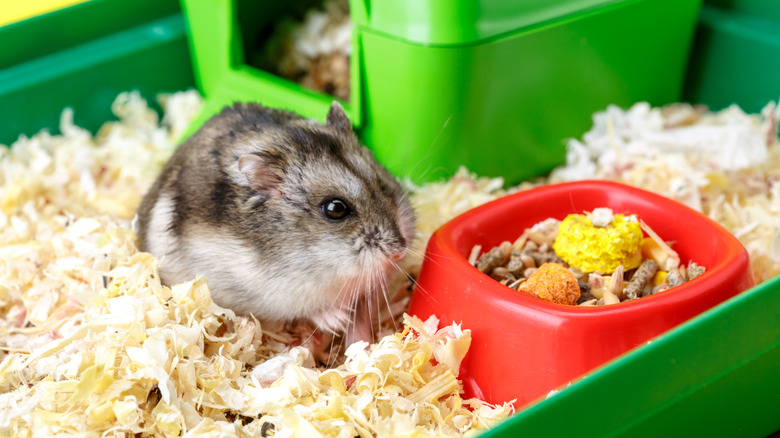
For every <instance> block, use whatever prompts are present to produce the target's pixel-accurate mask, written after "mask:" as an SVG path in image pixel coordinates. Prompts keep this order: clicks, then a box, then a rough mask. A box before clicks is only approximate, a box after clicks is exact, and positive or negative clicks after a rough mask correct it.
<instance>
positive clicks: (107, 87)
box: [0, 0, 194, 145]
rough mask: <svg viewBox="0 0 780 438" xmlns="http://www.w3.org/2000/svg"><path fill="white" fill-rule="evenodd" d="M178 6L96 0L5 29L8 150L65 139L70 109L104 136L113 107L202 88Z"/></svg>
mask: <svg viewBox="0 0 780 438" xmlns="http://www.w3.org/2000/svg"><path fill="white" fill-rule="evenodd" d="M177 9H178V4H177V3H176V2H175V1H174V2H171V1H162V2H152V1H150V0H149V1H147V0H144V1H139V2H118V1H115V0H92V1H89V2H85V3H82V4H79V5H76V6H73V7H70V8H67V9H63V10H60V11H56V12H52V13H50V14H46V15H42V16H39V17H35V18H31V19H29V20H25V21H21V22H18V23H15V24H12V25H9V26H6V27H2V28H0V40H2V41H14V44H12V45H8V47H7V50H6V47H4V50H2V51H0V103H1V104H0V144H9V145H10V144H11V143H12V142H14V141H16V140H17V138H18V136H19V135H20V134H24V135H28V136H29V135H33V134H35V133H37V132H38V131H40V130H41V129H43V128H49V129H50V130H51V131H52V132H58V127H59V121H60V115H61V113H62V110H63V108H65V107H71V108H73V109H74V120H75V123H76V124H77V125H79V126H82V127H85V128H87V129H90V130H93V131H94V130H96V129H97V128H99V127H100V125H102V124H103V123H104V122H105V121H106V120H109V119H111V118H112V114H111V111H110V108H111V103H112V102H113V101H114V99H115V98H116V96H117V95H118V94H119V93H120V92H123V91H130V90H139V91H140V92H141V94H142V95H143V96H144V97H145V98H146V99H148V100H149V102H150V103H154V97H155V95H156V94H157V93H159V92H165V91H168V92H173V91H178V90H183V89H186V88H189V87H192V86H193V85H194V80H193V77H192V67H191V64H190V58H189V53H188V50H187V41H186V34H185V26H184V20H183V18H182V15H181V13H180V12H177Z"/></svg>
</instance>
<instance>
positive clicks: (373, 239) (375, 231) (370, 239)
mask: <svg viewBox="0 0 780 438" xmlns="http://www.w3.org/2000/svg"><path fill="white" fill-rule="evenodd" d="M364 239H365V242H366V245H368V246H375V245H376V243H377V241H378V240H379V227H374V228H372V229H370V230H366V234H365V236H364Z"/></svg>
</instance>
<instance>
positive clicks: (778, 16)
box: [704, 0, 780, 22]
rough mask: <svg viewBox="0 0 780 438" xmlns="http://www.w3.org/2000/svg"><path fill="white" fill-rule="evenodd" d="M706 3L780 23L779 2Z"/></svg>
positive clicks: (721, 0)
mask: <svg viewBox="0 0 780 438" xmlns="http://www.w3.org/2000/svg"><path fill="white" fill-rule="evenodd" d="M704 3H705V4H706V5H710V6H715V7H718V8H721V9H724V10H727V11H731V12H737V13H747V14H752V15H755V16H758V17H762V18H765V19H769V20H772V21H776V22H780V2H779V1H777V0H704Z"/></svg>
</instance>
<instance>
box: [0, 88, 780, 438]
mask: <svg viewBox="0 0 780 438" xmlns="http://www.w3.org/2000/svg"><path fill="white" fill-rule="evenodd" d="M199 106H200V98H199V97H198V96H197V95H196V94H195V93H193V92H187V93H177V94H174V95H170V96H167V97H164V102H163V107H164V108H165V116H164V117H163V119H162V121H158V119H157V115H156V113H154V112H152V111H151V110H149V109H148V108H147V106H146V103H145V102H144V101H143V100H142V99H141V98H140V97H139V96H138V95H137V94H134V93H127V94H122V95H120V96H119V98H118V99H117V101H116V103H115V105H114V108H113V110H114V112H115V114H117V116H118V117H120V121H119V122H110V123H107V124H106V125H105V126H104V127H103V128H102V129H101V130H100V132H98V134H97V135H95V136H94V137H93V136H92V135H90V134H89V133H88V132H86V131H84V130H82V129H80V128H78V127H76V126H74V125H73V123H72V114H70V112H69V111H65V112H64V113H63V118H62V126H61V131H62V133H63V134H62V135H50V134H48V133H45V132H42V133H40V134H38V135H36V136H35V137H33V138H30V139H27V138H22V139H20V140H19V141H18V142H17V143H16V144H15V145H14V146H13V148H12V149H7V148H1V149H0V154H2V156H1V157H0V315H2V319H0V357H1V358H2V360H1V361H0V433H2V434H10V435H12V436H48V435H54V434H58V433H60V434H71V435H80V436H126V435H129V434H140V435H141V436H143V435H159V436H188V437H190V436H192V437H194V436H217V435H219V436H245V435H251V436H257V435H259V436H266V435H271V434H274V435H275V436H345V437H346V436H349V437H352V436H393V435H404V436H459V435H462V434H467V435H468V434H474V433H476V432H477V431H479V430H483V429H485V428H487V427H490V425H491V424H494V423H496V422H498V421H501V420H502V419H505V418H506V417H507V416H508V415H510V414H511V412H512V411H511V406H510V405H508V404H507V405H501V406H493V405H488V404H485V403H483V402H480V401H478V400H463V399H462V398H461V397H460V395H459V383H458V381H457V372H458V366H459V363H460V360H461V359H462V358H463V356H464V355H465V354H466V351H467V349H468V346H469V343H470V332H469V331H468V327H464V328H461V327H459V326H456V325H451V326H445V327H444V328H442V329H440V330H436V327H437V326H438V321H436V320H435V319H432V320H429V321H420V320H418V319H416V318H410V317H406V318H403V326H402V327H401V328H400V330H399V333H390V334H388V335H387V336H385V337H383V338H382V339H381V340H380V342H378V343H377V344H374V345H371V346H368V345H366V344H356V345H353V346H352V347H350V348H349V349H348V350H347V353H346V360H345V362H344V363H343V364H341V365H340V366H338V367H336V368H333V369H329V370H328V369H322V368H317V367H315V366H314V363H313V360H312V358H311V355H310V353H309V349H307V348H305V346H306V345H307V342H310V341H311V339H310V336H309V335H310V334H311V332H310V331H307V328H306V327H303V328H300V329H297V330H292V331H291V330H283V329H281V328H279V327H266V326H263V327H261V326H260V325H259V324H258V323H257V322H256V321H254V320H253V319H251V318H247V317H242V316H237V315H235V314H234V313H233V312H231V311H229V310H227V309H223V308H220V307H218V306H216V305H215V304H214V303H213V302H212V301H211V299H210V294H209V291H208V287H207V285H206V284H205V282H204V281H203V280H202V279H193V280H192V281H191V282H188V283H185V284H180V285H176V286H174V287H172V288H168V287H164V286H162V285H161V284H160V282H159V277H158V275H157V268H158V266H157V262H156V261H155V260H154V259H153V258H152V257H150V256H149V255H147V254H143V253H138V252H137V249H136V246H135V233H134V231H133V226H132V220H133V216H134V213H135V209H136V207H137V205H138V203H139V202H140V199H141V196H142V195H143V193H144V192H145V190H146V189H147V188H148V187H149V185H150V184H151V183H152V181H153V179H154V177H155V175H156V173H157V172H158V171H159V169H160V167H161V166H162V164H163V163H164V162H165V160H166V159H167V157H168V156H169V154H170V153H171V152H172V150H173V148H174V139H176V138H178V136H179V135H180V133H181V132H182V131H183V129H184V128H185V127H186V125H187V122H188V121H189V120H191V119H192V117H193V116H194V114H195V113H196V112H197V109H198V108H199ZM777 118H778V111H777V109H776V108H775V106H773V105H770V106H768V107H767V109H765V111H764V112H762V114H760V115H747V114H744V113H742V112H741V111H739V110H738V109H735V108H730V109H727V110H724V111H722V112H719V113H709V112H706V111H702V110H701V109H699V108H695V107H689V106H675V107H671V108H664V109H656V108H650V107H649V106H647V105H643V104H638V105H636V106H634V107H632V108H630V109H629V110H621V109H619V108H614V107H610V108H609V109H608V110H607V111H605V112H603V113H599V114H597V115H596V116H595V117H594V120H595V126H594V128H593V130H591V131H590V132H588V133H587V134H585V136H584V138H583V140H582V141H574V140H573V141H572V142H570V144H569V149H568V156H567V164H566V165H564V166H562V167H561V168H559V169H556V170H555V171H554V172H553V173H552V174H551V176H550V178H548V179H540V180H537V181H534V182H529V183H524V184H522V185H520V186H517V187H513V188H511V189H508V190H504V189H503V188H502V187H503V181H502V180H501V179H500V178H479V177H477V176H475V175H472V174H469V173H468V172H467V171H465V170H461V171H459V172H458V174H457V175H456V176H455V177H453V178H451V179H450V180H449V181H445V182H441V183H432V184H426V185H422V186H414V185H412V184H411V183H408V187H409V189H410V190H411V191H412V192H413V196H412V200H413V204H414V206H415V210H416V212H417V215H418V229H417V238H416V240H415V242H414V245H413V248H412V251H410V256H409V257H407V258H406V260H404V262H403V267H404V268H405V269H406V270H407V271H408V272H410V273H411V274H412V275H415V274H416V273H417V272H418V271H419V267H420V264H421V262H422V255H423V252H424V249H425V244H426V242H427V240H428V237H429V236H430V234H431V233H432V232H433V231H434V230H435V229H436V228H437V227H439V226H440V225H442V224H443V223H444V222H446V221H447V220H449V219H450V218H452V217H454V216H456V215H458V214H460V213H462V212H464V211H466V210H468V209H470V208H473V207H475V206H477V205H480V204H482V203H484V202H487V201H490V200H493V199H495V198H497V197H499V196H501V195H504V194H506V193H509V192H513V191H517V190H523V189H525V188H528V187H532V186H535V185H539V184H544V183H547V182H557V181H564V180H573V179H583V178H602V179H613V180H617V181H622V182H625V183H629V184H632V185H636V186H639V187H643V188H646V189H650V190H653V191H656V192H659V193H662V194H664V195H667V196H670V197H672V198H674V199H678V200H681V201H683V202H685V203H687V204H688V205H691V206H693V207H694V208H697V209H699V210H700V211H704V212H705V214H708V215H710V216H711V217H712V218H714V219H715V220H717V221H719V222H720V223H722V224H723V225H724V226H726V227H727V228H728V229H730V230H731V231H732V232H734V233H735V235H737V237H739V238H740V239H741V240H742V242H743V243H745V245H746V246H747V247H748V250H749V251H750V254H751V257H752V259H753V266H754V271H755V274H756V277H757V279H758V280H759V281H762V280H765V279H767V278H769V277H771V276H773V275H775V274H777V273H778V272H780V269H778V263H779V262H778V260H780V241H779V239H778V237H777V235H778V229H780V225H778V217H780V216H779V215H778V207H779V204H780V185H779V184H778V182H777V181H778V172H780V165H778V164H780V163H778V153H779V152H778V141H777V134H776V132H777V131H776V120H777ZM693 128H695V129H693ZM710 128H711V129H713V132H710V131H709V129H710ZM715 131H717V133H715ZM697 139H706V140H701V141H706V143H707V144H706V146H708V147H709V148H710V149H708V150H709V152H707V153H702V151H700V150H699V148H700V147H703V145H701V144H698V143H696V141H699V140H697ZM719 139H723V140H724V141H722V142H721V141H719ZM680 144H683V146H679V145H680ZM714 150H728V151H731V153H732V154H738V155H739V154H741V155H739V157H740V158H739V159H734V160H718V159H711V158H713V157H714V156H715V155H714V154H715V152H713V151H714ZM406 281H407V280H406V278H405V277H404V276H401V275H399V276H398V277H397V278H396V281H395V282H394V283H393V286H392V287H391V289H390V290H391V291H392V290H399V291H405V295H404V293H400V292H399V293H397V294H396V295H395V296H393V297H391V298H392V304H393V313H394V314H398V315H400V314H402V313H403V310H404V309H405V306H406V304H407V302H408V293H409V289H408V288H402V287H401V286H400V285H402V284H403V283H404V282H406ZM391 326H392V324H391ZM385 328H386V331H387V327H385ZM389 330H392V327H390V329H389Z"/></svg>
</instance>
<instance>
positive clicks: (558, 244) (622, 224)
mask: <svg viewBox="0 0 780 438" xmlns="http://www.w3.org/2000/svg"><path fill="white" fill-rule="evenodd" d="M641 244H642V229H641V228H640V227H639V223H637V222H633V221H628V220H627V219H626V217H625V216H624V215H622V214H616V215H615V216H614V218H613V220H612V222H611V223H610V224H609V225H607V226H606V227H596V226H594V225H593V223H591V221H590V219H588V218H587V217H586V216H584V215H581V214H570V215H568V216H566V218H565V219H564V220H563V221H562V222H561V225H560V228H559V229H558V236H557V237H556V238H555V242H554V243H553V249H554V250H555V252H556V253H557V254H558V256H559V257H560V258H562V259H563V260H564V261H565V262H566V263H568V264H569V265H570V266H574V267H575V268H578V269H580V270H581V271H582V272H594V271H599V272H603V273H611V272H614V271H615V269H616V268H617V267H618V266H620V265H623V268H624V269H625V270H629V269H633V268H636V267H637V266H639V264H640V263H642V252H641V251H640V246H641Z"/></svg>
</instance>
